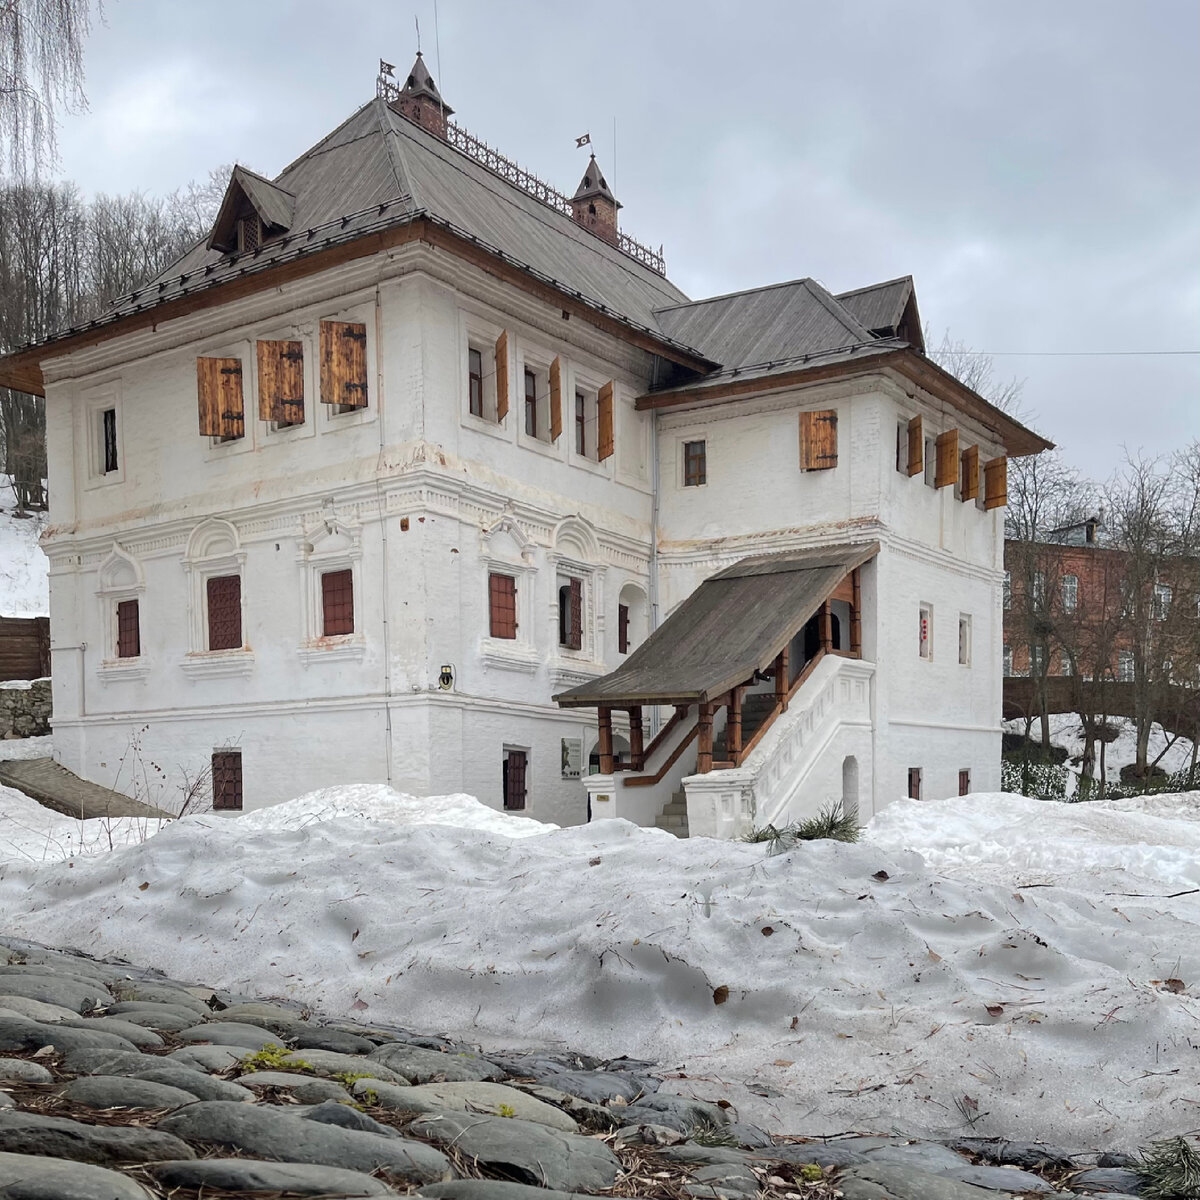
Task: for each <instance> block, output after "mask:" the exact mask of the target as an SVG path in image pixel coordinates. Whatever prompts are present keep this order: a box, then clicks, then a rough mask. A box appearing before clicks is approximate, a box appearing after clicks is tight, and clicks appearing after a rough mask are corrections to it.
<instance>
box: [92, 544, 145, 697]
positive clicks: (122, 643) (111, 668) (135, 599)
mask: <svg viewBox="0 0 1200 1200" xmlns="http://www.w3.org/2000/svg"><path fill="white" fill-rule="evenodd" d="M97 581H98V583H99V588H98V590H97V593H96V594H97V596H98V597H99V600H100V622H101V625H102V627H103V630H104V632H103V638H104V644H103V657H102V659H101V663H100V672H101V675H102V677H105V678H108V679H118V678H142V677H144V675H145V674H146V671H147V666H148V660H147V659H146V658H145V657H144V655H143V649H142V617H143V613H142V599H143V597H144V594H145V591H146V582H145V576H144V574H143V572H142V566H141V563H140V562H139V561H138V560H137V559H135V558H134V557H133V556H132V555H131V554H129V553H128V552H127V551H125V550H124V549H123V548H122V547H121V546H119V545H117V544H116V543H114V544H113V547H112V549H111V550H110V551H109V554H108V557H107V558H106V559H105V560H104V562H102V563H101V564H100V569H99V571H98V573H97Z"/></svg>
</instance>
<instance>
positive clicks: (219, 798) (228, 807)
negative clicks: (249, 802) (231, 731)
mask: <svg viewBox="0 0 1200 1200" xmlns="http://www.w3.org/2000/svg"><path fill="white" fill-rule="evenodd" d="M212 795H213V809H214V811H216V812H241V810H242V752H241V751H240V750H214V751H213V754H212Z"/></svg>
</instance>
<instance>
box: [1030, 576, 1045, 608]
mask: <svg viewBox="0 0 1200 1200" xmlns="http://www.w3.org/2000/svg"><path fill="white" fill-rule="evenodd" d="M1033 606H1034V608H1036V609H1037V610H1038V611H1039V612H1041V610H1042V609H1044V608H1045V607H1046V572H1045V571H1034V573H1033Z"/></svg>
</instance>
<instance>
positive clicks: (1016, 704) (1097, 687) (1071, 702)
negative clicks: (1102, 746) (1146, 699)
mask: <svg viewBox="0 0 1200 1200" xmlns="http://www.w3.org/2000/svg"><path fill="white" fill-rule="evenodd" d="M1034 683H1035V681H1034V680H1033V679H1031V678H1029V676H1027V675H1009V676H1007V677H1006V678H1005V680H1004V715H1005V717H1006V718H1013V717H1027V716H1033V715H1035V714H1036V713H1037V711H1038V701H1037V691H1036V688H1035V686H1034ZM1133 705H1134V694H1133V684H1132V683H1117V682H1115V681H1113V680H1106V681H1105V682H1103V683H1094V682H1093V681H1092V680H1085V679H1080V678H1078V677H1077V676H1073V675H1051V676H1049V677H1048V678H1047V679H1046V710H1047V711H1048V712H1052V713H1063V712H1079V710H1080V707H1081V706H1084V707H1085V709H1086V711H1090V712H1097V713H1099V712H1103V713H1104V714H1105V715H1107V716H1110V717H1132V716H1134V715H1135V713H1134V706H1133ZM1154 719H1155V720H1156V721H1157V722H1158V723H1159V724H1160V725H1162V727H1163V728H1164V729H1168V730H1171V731H1172V732H1174V733H1179V734H1182V735H1183V736H1184V737H1189V738H1194V737H1196V736H1197V734H1200V691H1197V689H1196V688H1186V687H1177V686H1172V687H1168V688H1164V689H1163V695H1161V696H1160V697H1159V707H1158V711H1157V712H1155V714H1154Z"/></svg>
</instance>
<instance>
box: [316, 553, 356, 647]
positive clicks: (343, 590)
mask: <svg viewBox="0 0 1200 1200" xmlns="http://www.w3.org/2000/svg"><path fill="white" fill-rule="evenodd" d="M353 632H354V572H353V571H350V570H348V569H343V570H341V571H326V572H325V573H324V574H323V575H322V576H321V634H322V636H323V637H339V636H341V635H343V634H347V633H353Z"/></svg>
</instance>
